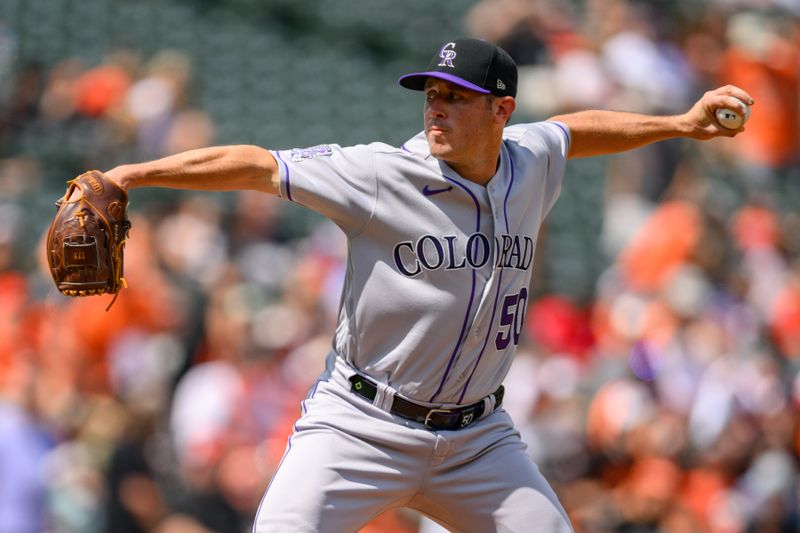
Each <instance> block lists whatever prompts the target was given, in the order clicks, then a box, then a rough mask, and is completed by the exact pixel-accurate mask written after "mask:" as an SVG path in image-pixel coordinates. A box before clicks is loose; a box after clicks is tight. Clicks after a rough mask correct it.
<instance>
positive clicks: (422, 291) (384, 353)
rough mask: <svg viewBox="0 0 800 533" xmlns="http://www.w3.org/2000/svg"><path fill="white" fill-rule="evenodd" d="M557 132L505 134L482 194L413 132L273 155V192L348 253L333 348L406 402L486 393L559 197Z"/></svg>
mask: <svg viewBox="0 0 800 533" xmlns="http://www.w3.org/2000/svg"><path fill="white" fill-rule="evenodd" d="M568 145H569V133H568V130H567V128H566V126H565V125H563V124H560V123H557V122H541V123H534V124H524V125H515V126H510V127H507V128H506V129H505V132H504V136H503V145H502V149H501V155H500V163H499V166H498V168H497V172H496V174H495V176H494V177H493V178H492V179H491V181H490V182H489V183H488V185H487V186H486V187H483V186H481V185H479V184H476V183H474V182H471V181H469V180H466V179H463V178H461V177H460V176H459V175H458V174H457V173H456V172H455V171H454V170H453V169H451V168H450V167H449V166H448V165H447V164H446V163H444V162H443V161H440V160H437V159H435V158H434V157H432V156H431V155H430V152H429V149H428V143H427V141H426V139H425V135H424V133H420V134H419V135H417V136H415V137H414V138H412V139H411V140H409V141H408V142H406V143H405V144H404V145H403V146H402V147H401V148H394V147H391V146H388V145H386V144H382V143H373V144H369V145H359V146H354V147H346V148H342V147H340V146H338V145H321V146H316V147H312V148H307V149H294V150H281V151H273V155H275V157H276V159H277V160H278V162H279V167H280V194H281V196H282V197H284V198H286V199H289V200H291V201H293V202H296V203H299V204H302V205H304V206H307V207H309V208H311V209H313V210H315V211H317V212H319V213H321V214H322V215H324V216H326V217H328V218H330V219H331V220H332V221H334V222H335V223H336V224H337V225H338V226H339V227H341V229H342V230H343V231H344V232H345V233H346V234H347V237H348V244H349V253H348V264H347V274H346V279H345V283H344V289H343V294H342V302H341V309H340V314H339V318H338V325H337V328H336V334H335V337H334V341H333V350H334V352H335V353H336V354H338V356H339V357H340V358H343V359H344V360H345V361H346V362H348V363H349V364H350V365H351V366H352V367H354V368H355V369H358V370H359V371H360V372H362V373H363V374H366V375H367V376H369V377H371V378H373V379H374V380H375V381H377V382H379V383H382V384H385V385H386V386H388V387H390V388H391V389H393V390H394V391H396V392H397V393H399V394H400V395H402V396H405V397H407V398H409V399H412V400H415V401H418V402H424V403H435V404H465V403H472V402H476V401H478V400H480V399H481V398H483V397H485V396H486V395H488V394H490V393H491V392H493V391H494V390H496V389H497V388H498V386H499V385H500V384H501V382H502V380H503V378H504V376H505V375H506V373H507V371H508V368H509V366H510V364H511V360H512V357H513V355H514V351H515V349H516V346H517V344H518V342H519V338H520V333H521V330H522V326H523V323H524V318H525V308H526V304H527V303H528V297H529V295H528V284H529V281H530V276H531V267H532V263H533V255H534V248H535V245H536V239H537V234H538V232H539V228H540V226H541V223H542V220H543V219H544V217H545V215H546V214H547V213H548V211H549V210H550V208H551V207H552V205H553V203H554V202H555V200H556V198H557V196H558V192H559V190H560V186H561V180H562V176H563V173H564V167H565V162H566V158H567V151H568Z"/></svg>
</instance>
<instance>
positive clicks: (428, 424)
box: [425, 409, 454, 430]
mask: <svg viewBox="0 0 800 533" xmlns="http://www.w3.org/2000/svg"><path fill="white" fill-rule="evenodd" d="M437 413H442V414H449V415H451V416H452V415H453V414H454V413H453V411H452V409H431V410H430V411H428V414H427V415H425V427H426V428H428V429H433V430H435V429H436V428H435V427H433V426H432V425H431V417H432V416H433V415H435V414H437Z"/></svg>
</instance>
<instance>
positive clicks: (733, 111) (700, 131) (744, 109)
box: [686, 85, 755, 139]
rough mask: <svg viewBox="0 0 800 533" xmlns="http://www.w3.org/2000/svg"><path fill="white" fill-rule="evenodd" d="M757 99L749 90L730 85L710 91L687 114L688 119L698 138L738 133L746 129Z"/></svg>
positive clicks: (732, 135)
mask: <svg viewBox="0 0 800 533" xmlns="http://www.w3.org/2000/svg"><path fill="white" fill-rule="evenodd" d="M754 103H755V102H754V100H753V98H752V97H751V96H750V95H749V94H747V92H746V91H744V90H742V89H740V88H739V87H736V86H734V85H726V86H724V87H720V88H718V89H715V90H713V91H708V92H706V93H705V94H704V95H703V97H702V98H701V99H700V100H698V101H697V103H695V105H694V106H693V107H692V108H691V109H690V110H689V112H688V113H687V114H686V118H687V121H688V122H689V124H690V127H691V128H692V131H693V136H694V137H696V138H698V139H711V138H713V137H735V136H736V135H738V134H739V133H741V132H743V131H744V125H745V123H746V122H747V119H748V118H749V116H750V106H751V105H753V104H754Z"/></svg>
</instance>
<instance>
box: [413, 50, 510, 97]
mask: <svg viewBox="0 0 800 533" xmlns="http://www.w3.org/2000/svg"><path fill="white" fill-rule="evenodd" d="M431 77H432V78H439V79H443V80H446V81H449V82H451V83H455V84H456V85H460V86H462V87H466V88H467V89H471V90H473V91H477V92H479V93H483V94H494V95H496V96H516V94H517V65H516V64H515V63H514V60H513V59H511V56H509V55H508V53H506V51H505V50H503V49H502V48H500V47H499V46H497V45H496V44H493V43H490V42H487V41H482V40H480V39H456V40H454V41H449V42H447V43H445V44H444V45H443V46H442V47H441V48H440V49H439V51H438V53H436V54H435V55H434V56H433V58H432V59H431V62H430V64H429V65H428V69H427V70H426V71H424V72H412V73H411V74H406V75H405V76H403V77H402V78H400V80H399V83H400V85H402V86H403V87H405V88H407V89H412V90H415V91H421V90H423V89H424V87H425V80H426V79H428V78H431Z"/></svg>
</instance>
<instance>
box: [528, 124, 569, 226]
mask: <svg viewBox="0 0 800 533" xmlns="http://www.w3.org/2000/svg"><path fill="white" fill-rule="evenodd" d="M524 128H525V129H526V130H527V132H526V135H524V136H523V139H527V143H531V144H532V146H531V148H533V149H534V150H536V149H537V148H538V150H541V148H542V145H543V146H544V149H545V152H546V154H547V169H546V172H545V184H544V185H545V187H544V195H545V197H544V212H543V214H542V216H543V217H544V216H546V215H547V213H549V212H550V210H551V209H552V208H553V205H555V203H556V200H557V199H558V195H559V194H560V193H561V184H562V182H563V180H564V171H565V169H566V166H567V155H568V154H569V142H570V132H569V128H568V127H567V125H566V124H564V123H563V122H555V121H547V122H536V123H533V124H525V125H524ZM523 142H525V141H523ZM533 145H538V146H533Z"/></svg>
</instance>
